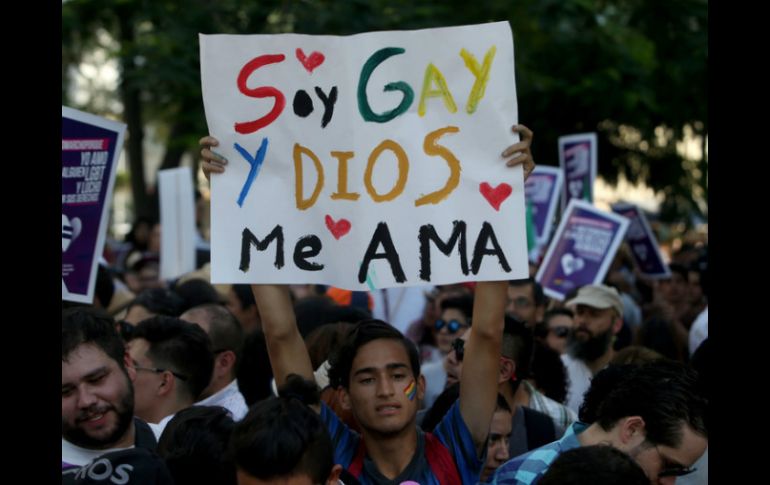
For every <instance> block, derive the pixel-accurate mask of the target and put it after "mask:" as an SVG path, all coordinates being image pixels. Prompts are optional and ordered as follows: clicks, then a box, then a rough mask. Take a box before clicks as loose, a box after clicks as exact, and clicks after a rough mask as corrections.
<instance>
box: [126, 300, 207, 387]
mask: <svg viewBox="0 0 770 485" xmlns="http://www.w3.org/2000/svg"><path fill="white" fill-rule="evenodd" d="M137 338H143V339H145V340H146V341H147V342H149V344H150V346H149V349H148V350H147V356H148V357H149V358H150V360H152V362H153V364H154V365H155V366H157V367H164V368H168V370H171V371H174V372H177V373H179V374H182V375H184V376H185V377H186V379H185V380H180V382H179V384H180V388H182V389H185V390H186V391H187V393H188V394H189V395H190V397H192V399H193V400H197V399H198V396H200V394H201V392H203V390H204V389H205V388H206V386H208V385H209V382H211V374H212V372H213V370H214V353H213V352H212V348H211V339H209V336H208V334H206V332H205V331H204V330H203V329H202V328H200V327H199V326H198V325H195V324H193V323H189V322H185V321H184V320H180V319H179V318H176V317H167V316H164V315H157V316H154V317H151V318H148V319H147V320H144V321H143V322H141V323H140V324H139V325H137V326H136V330H134V333H133V335H132V340H133V339H137Z"/></svg>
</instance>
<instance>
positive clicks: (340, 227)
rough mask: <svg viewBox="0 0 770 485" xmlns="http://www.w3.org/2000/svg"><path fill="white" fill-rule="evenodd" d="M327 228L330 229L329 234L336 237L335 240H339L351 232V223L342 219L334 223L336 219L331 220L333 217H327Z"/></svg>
mask: <svg viewBox="0 0 770 485" xmlns="http://www.w3.org/2000/svg"><path fill="white" fill-rule="evenodd" d="M326 227H328V228H329V232H331V233H332V236H334V239H339V238H341V237H342V236H344V235H345V234H347V233H348V232H350V221H349V220H347V219H340V220H339V221H337V222H334V219H332V218H331V216H329V215H327V216H326Z"/></svg>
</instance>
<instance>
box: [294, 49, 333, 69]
mask: <svg viewBox="0 0 770 485" xmlns="http://www.w3.org/2000/svg"><path fill="white" fill-rule="evenodd" d="M296 54H297V59H298V60H299V62H301V63H302V66H303V67H304V68H305V69H306V70H307V72H309V73H310V74H312V73H313V69H315V68H316V67H318V66H320V65H321V64H323V62H324V60H325V59H326V57H324V55H323V54H321V53H320V52H318V51H314V52H311V53H310V57H306V56H305V52H304V51H303V50H302V49H300V48H297V50H296Z"/></svg>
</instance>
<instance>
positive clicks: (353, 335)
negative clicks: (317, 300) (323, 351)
mask: <svg viewBox="0 0 770 485" xmlns="http://www.w3.org/2000/svg"><path fill="white" fill-rule="evenodd" d="M379 339H391V340H396V341H398V342H401V344H402V345H403V346H404V349H405V350H406V353H407V354H408V355H409V363H410V364H411V366H412V375H413V376H414V378H415V379H418V378H419V377H420V354H419V352H418V351H417V346H416V345H415V344H414V343H413V342H412V341H411V340H409V339H408V338H406V337H404V334H402V333H401V332H399V331H398V329H396V328H395V327H393V326H391V325H390V324H387V323H385V322H383V321H382V320H374V319H372V320H363V321H361V322H358V324H357V325H356V326H355V327H354V328H353V329H352V330H351V331H350V332H349V333H348V335H347V337H346V338H345V340H344V341H343V343H342V345H341V346H340V348H339V349H337V351H336V352H334V353H333V354H332V355H331V356H330V358H329V365H330V367H329V384H330V385H331V386H332V387H334V388H337V387H339V386H342V387H344V388H345V389H347V388H348V387H349V386H350V372H351V370H352V368H353V360H354V359H355V358H356V355H357V354H358V349H360V348H361V347H363V346H364V345H366V344H368V343H369V342H371V341H373V340H379Z"/></svg>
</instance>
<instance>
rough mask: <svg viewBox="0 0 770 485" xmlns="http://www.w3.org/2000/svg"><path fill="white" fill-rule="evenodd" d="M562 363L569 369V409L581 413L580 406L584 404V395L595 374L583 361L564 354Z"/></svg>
mask: <svg viewBox="0 0 770 485" xmlns="http://www.w3.org/2000/svg"><path fill="white" fill-rule="evenodd" d="M561 361H562V362H563V363H564V367H565V368H566V369H567V378H568V379H569V387H568V388H567V407H568V408H570V409H572V410H573V411H575V412H576V413H577V412H579V411H580V405H581V404H582V403H583V394H585V393H586V391H587V390H588V388H589V387H590V386H591V378H592V377H593V374H592V373H591V369H589V368H588V366H587V365H585V363H584V362H583V361H582V360H579V359H576V358H574V357H572V356H570V355H569V354H562V355H561Z"/></svg>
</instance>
